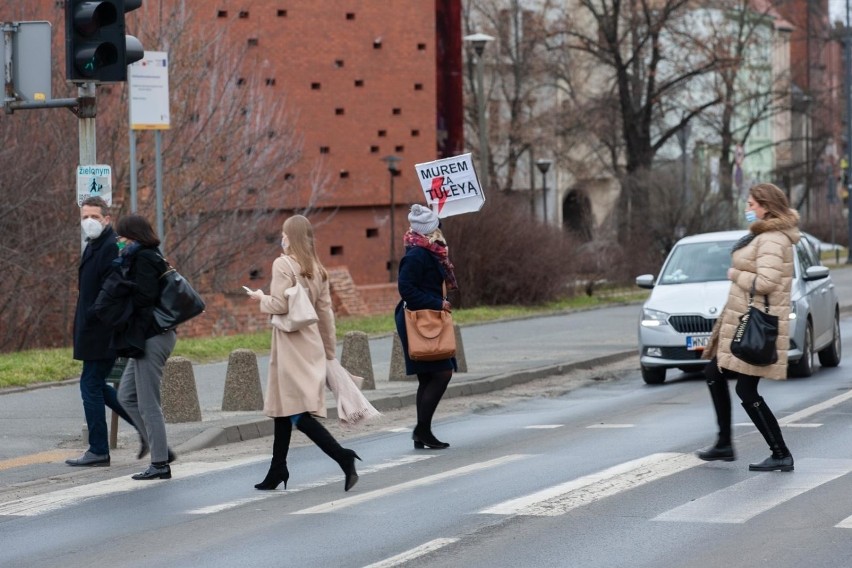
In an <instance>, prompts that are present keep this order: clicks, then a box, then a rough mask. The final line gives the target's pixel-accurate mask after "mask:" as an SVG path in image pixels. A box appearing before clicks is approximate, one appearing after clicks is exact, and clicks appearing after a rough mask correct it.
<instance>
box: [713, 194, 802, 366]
mask: <svg viewBox="0 0 852 568" xmlns="http://www.w3.org/2000/svg"><path fill="white" fill-rule="evenodd" d="M797 221H798V215H797V214H796V213H795V211H792V210H791V215H790V217H789V218H784V219H780V218H772V219H767V220H764V221H758V222H756V223H753V224H752V226H751V232H752V233H754V234H755V237H754V239H753V240H752V241H751V242H750V243H749V244H747V245H746V246H744V247H743V248H741V249H738V250H736V251H734V253H733V255H732V263H731V266H732V267H733V269H734V274H733V281H732V283H731V290H730V292H729V293H728V302H727V304H726V305H725V309H724V310H723V312H722V315H721V317H720V318H719V319H718V321H717V322H716V326H715V327H714V329H713V335H712V337H711V339H710V343H709V346H708V349H707V350H706V351H705V353H704V358H706V359H709V358H711V357H713V356H714V355H715V356H716V360H717V362H718V365H719V368H721V369H728V370H731V371H735V372H737V373H742V374H745V375H750V376H752V377H764V378H767V379H786V378H787V350H788V349H789V347H790V320H789V316H790V291H791V287H792V283H793V254H794V250H793V245H794V244H795V243H797V242H799V231H798V229H797V228H796V224H797ZM752 282H754V285H755V296H754V304H755V306H757V307H758V308H760V309H761V310H762V309H763V307H764V305H765V299H764V297H765V296H768V298H769V313H770V314H772V315H775V316H778V340H777V342H776V349H777V350H778V361H777V362H776V363H774V364H773V365H767V366H764V367H761V366H755V365H749V364H748V363H746V362H745V361H742V360H740V359H737V358H736V357H734V355H733V354H732V353H731V340H732V339H733V337H734V332H735V331H736V329H737V325H738V324H739V321H740V316H742V315H743V314H744V313H746V311H748V297H749V290H750V288H751V285H752Z"/></svg>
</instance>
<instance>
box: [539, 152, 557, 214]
mask: <svg viewBox="0 0 852 568" xmlns="http://www.w3.org/2000/svg"><path fill="white" fill-rule="evenodd" d="M552 163H553V161H552V160H536V162H535V165H536V167H538V171H540V172H541V202H542V204H544V222H545V223H547V170H549V169H550V164H552Z"/></svg>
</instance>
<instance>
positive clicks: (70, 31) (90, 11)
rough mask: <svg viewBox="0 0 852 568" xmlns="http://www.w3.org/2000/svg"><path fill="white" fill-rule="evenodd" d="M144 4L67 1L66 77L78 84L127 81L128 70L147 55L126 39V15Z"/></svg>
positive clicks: (113, 0) (116, 0)
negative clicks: (128, 67) (129, 66)
mask: <svg viewBox="0 0 852 568" xmlns="http://www.w3.org/2000/svg"><path fill="white" fill-rule="evenodd" d="M141 5H142V0H100V1H96V0H65V71H66V73H65V77H66V78H67V79H68V80H69V81H73V82H76V83H82V82H88V81H92V82H97V83H112V82H118V81H126V80H127V66H128V65H130V64H131V63H133V62H135V61H139V60H140V59H142V57H143V56H144V54H145V52H144V49H143V48H142V44H141V43H140V42H139V40H138V39H136V38H135V37H133V36H130V35H125V29H124V15H125V14H126V13H127V12H131V11H133V10H135V9H137V8H139V7H140V6H141Z"/></svg>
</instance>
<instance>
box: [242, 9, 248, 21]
mask: <svg viewBox="0 0 852 568" xmlns="http://www.w3.org/2000/svg"><path fill="white" fill-rule="evenodd" d="M248 17H249V13H248V11H246V10H240V19H241V20H247V19H248Z"/></svg>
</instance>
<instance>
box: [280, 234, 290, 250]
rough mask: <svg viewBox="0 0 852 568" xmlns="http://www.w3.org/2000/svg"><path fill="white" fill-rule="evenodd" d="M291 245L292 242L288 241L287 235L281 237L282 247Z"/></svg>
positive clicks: (285, 247)
mask: <svg viewBox="0 0 852 568" xmlns="http://www.w3.org/2000/svg"><path fill="white" fill-rule="evenodd" d="M289 246H290V243H289V242H288V241H287V237H281V248H283V249H285V250H286V249H287V247H289Z"/></svg>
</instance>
